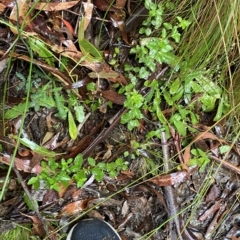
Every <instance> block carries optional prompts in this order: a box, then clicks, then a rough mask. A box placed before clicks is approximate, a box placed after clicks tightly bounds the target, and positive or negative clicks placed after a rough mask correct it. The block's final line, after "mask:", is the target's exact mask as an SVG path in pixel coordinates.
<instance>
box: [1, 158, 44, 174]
mask: <svg viewBox="0 0 240 240" xmlns="http://www.w3.org/2000/svg"><path fill="white" fill-rule="evenodd" d="M0 162H2V163H5V164H7V165H9V164H10V162H11V156H9V155H6V154H5V155H3V156H0ZM14 163H15V166H16V168H17V169H18V170H19V171H24V172H29V173H36V174H39V173H41V172H42V167H41V166H40V165H39V164H37V165H36V166H34V167H33V168H31V167H30V163H31V160H23V159H20V158H15V160H14Z"/></svg>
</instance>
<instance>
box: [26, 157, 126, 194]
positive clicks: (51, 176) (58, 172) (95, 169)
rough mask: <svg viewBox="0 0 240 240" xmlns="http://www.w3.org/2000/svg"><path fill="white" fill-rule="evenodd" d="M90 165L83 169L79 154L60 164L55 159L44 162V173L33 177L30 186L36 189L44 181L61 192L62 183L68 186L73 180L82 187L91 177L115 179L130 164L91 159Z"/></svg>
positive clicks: (98, 179)
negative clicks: (105, 176) (106, 175)
mask: <svg viewBox="0 0 240 240" xmlns="http://www.w3.org/2000/svg"><path fill="white" fill-rule="evenodd" d="M87 163H88V165H87V166H86V167H83V166H82V165H83V158H82V155H81V154H79V155H77V156H76V157H75V159H71V158H70V159H68V160H65V159H62V160H61V161H60V162H55V160H54V159H53V158H50V159H49V161H48V162H47V163H46V162H44V161H43V162H42V163H41V166H42V172H41V173H40V174H39V175H37V176H36V177H32V178H31V179H30V180H29V181H28V184H29V185H33V186H34V188H35V189H38V188H39V186H40V181H42V180H43V181H44V182H45V184H46V186H47V187H48V188H50V189H54V190H56V191H59V190H60V183H61V184H63V186H67V185H68V184H69V181H70V180H71V179H73V180H75V182H76V184H77V186H78V187H81V186H82V185H83V184H84V183H85V182H86V180H87V179H88V177H89V176H90V175H94V177H95V179H96V180H97V181H101V180H102V179H103V178H104V175H105V174H108V175H109V176H110V177H112V178H114V177H116V176H117V175H118V173H119V171H121V170H126V169H127V165H128V162H124V161H123V159H122V158H118V159H117V160H116V161H115V162H111V163H103V162H99V163H96V160H95V159H93V158H91V157H89V158H88V159H87Z"/></svg>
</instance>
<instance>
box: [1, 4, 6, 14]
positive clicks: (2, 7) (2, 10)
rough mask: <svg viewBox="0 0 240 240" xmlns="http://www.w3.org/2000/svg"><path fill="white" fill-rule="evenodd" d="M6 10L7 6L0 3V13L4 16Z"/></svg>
mask: <svg viewBox="0 0 240 240" xmlns="http://www.w3.org/2000/svg"><path fill="white" fill-rule="evenodd" d="M5 9H6V6H5V5H4V4H2V3H0V13H1V14H2V13H3V12H4V10H5Z"/></svg>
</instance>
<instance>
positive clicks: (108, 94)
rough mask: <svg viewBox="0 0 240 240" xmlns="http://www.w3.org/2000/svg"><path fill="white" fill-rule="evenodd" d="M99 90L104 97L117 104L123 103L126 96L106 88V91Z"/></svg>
mask: <svg viewBox="0 0 240 240" xmlns="http://www.w3.org/2000/svg"><path fill="white" fill-rule="evenodd" d="M100 92H101V94H102V96H103V97H104V98H106V99H107V100H109V101H111V102H113V103H116V104H118V105H123V104H124V102H125V100H126V97H125V96H124V95H122V94H119V93H117V92H115V91H113V90H107V91H101V90H100Z"/></svg>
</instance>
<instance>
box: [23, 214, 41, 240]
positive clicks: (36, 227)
mask: <svg viewBox="0 0 240 240" xmlns="http://www.w3.org/2000/svg"><path fill="white" fill-rule="evenodd" d="M21 214H22V215H24V216H26V217H28V218H31V219H32V221H33V232H34V233H35V234H36V235H38V236H40V237H42V238H44V237H45V236H46V232H45V230H44V227H43V225H42V222H41V220H40V219H39V218H38V217H36V216H31V215H27V214H24V213H21Z"/></svg>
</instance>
